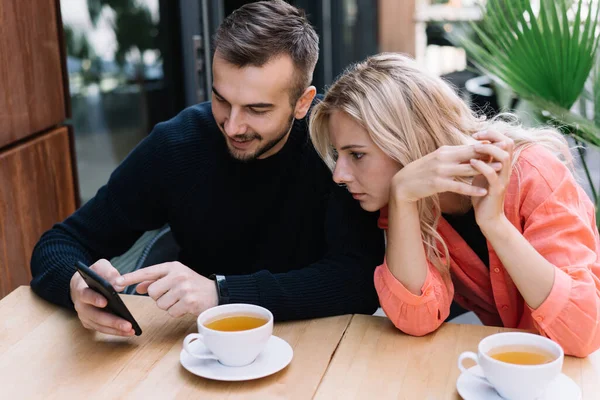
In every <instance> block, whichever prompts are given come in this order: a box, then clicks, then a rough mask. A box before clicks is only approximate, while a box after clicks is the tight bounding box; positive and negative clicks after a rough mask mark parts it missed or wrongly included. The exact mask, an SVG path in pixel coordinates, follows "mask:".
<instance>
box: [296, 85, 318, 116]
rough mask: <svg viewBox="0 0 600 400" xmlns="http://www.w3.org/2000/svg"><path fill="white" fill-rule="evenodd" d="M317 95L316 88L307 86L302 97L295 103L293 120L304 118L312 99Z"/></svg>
mask: <svg viewBox="0 0 600 400" xmlns="http://www.w3.org/2000/svg"><path fill="white" fill-rule="evenodd" d="M316 95H317V88H315V87H314V86H309V87H307V88H306V90H305V91H304V93H302V96H300V98H299V99H298V101H297V102H296V108H295V109H294V118H296V119H302V118H304V117H305V116H306V113H307V112H308V109H309V108H310V105H311V104H312V101H313V99H314V98H315V96H316Z"/></svg>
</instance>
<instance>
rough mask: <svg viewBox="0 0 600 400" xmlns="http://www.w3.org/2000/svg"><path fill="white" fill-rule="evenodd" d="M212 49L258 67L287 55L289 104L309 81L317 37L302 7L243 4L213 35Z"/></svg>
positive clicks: (276, 2) (316, 54)
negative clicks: (292, 77) (293, 75)
mask: <svg viewBox="0 0 600 400" xmlns="http://www.w3.org/2000/svg"><path fill="white" fill-rule="evenodd" d="M214 47H215V51H216V52H218V53H219V56H221V57H223V59H225V60H226V61H227V62H229V63H231V64H233V65H236V66H238V67H240V68H242V67H245V66H249V65H250V66H255V67H261V66H263V65H265V64H266V63H267V62H269V61H270V60H271V59H273V58H274V57H277V56H281V55H288V56H290V58H291V59H292V61H293V63H294V66H295V67H296V72H297V79H296V82H295V83H294V85H293V87H292V88H291V95H290V100H291V102H292V105H293V104H295V103H296V101H297V100H298V99H299V98H300V96H301V95H302V93H303V92H304V90H305V89H306V88H307V87H308V86H309V85H310V83H311V81H312V74H313V70H314V68H315V65H316V63H317V59H318V57H319V37H318V36H317V33H316V32H315V30H314V29H313V27H312V26H311V24H310V23H309V22H308V19H307V18H306V16H305V14H304V11H302V10H300V9H298V8H296V7H294V6H292V5H290V4H288V3H286V2H285V1H282V0H273V1H259V2H256V3H250V4H246V5H244V6H242V7H240V8H238V9H237V10H235V11H234V12H233V13H232V14H231V15H229V16H228V17H227V18H225V20H224V21H223V23H222V24H221V25H220V26H219V29H218V30H217V33H216V35H215V42H214Z"/></svg>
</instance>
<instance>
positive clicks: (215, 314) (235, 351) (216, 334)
mask: <svg viewBox="0 0 600 400" xmlns="http://www.w3.org/2000/svg"><path fill="white" fill-rule="evenodd" d="M234 316H251V317H258V318H263V319H265V320H266V321H267V322H266V323H265V324H264V325H261V326H259V327H257V328H254V329H248V330H239V331H233V332H230V331H221V330H214V329H209V328H207V327H206V324H210V323H211V322H214V321H217V320H220V319H223V318H228V317H234ZM197 323H198V332H199V333H192V334H189V335H187V336H186V337H185V339H184V340H183V348H184V349H185V351H186V352H187V353H189V354H190V355H191V356H193V357H195V358H199V359H204V360H206V359H213V360H218V361H219V362H220V363H221V364H223V365H227V366H230V367H241V366H244V365H248V364H251V363H252V362H253V361H254V360H255V359H256V357H258V355H259V354H260V353H261V351H263V349H264V348H265V345H266V344H267V342H268V341H269V339H270V338H271V335H272V334H273V314H271V312H270V311H269V310H267V309H266V308H263V307H260V306H255V305H252V304H226V305H222V306H217V307H213V308H209V309H208V310H206V311H204V312H203V313H202V314H200V315H199V316H198V320H197ZM194 340H200V341H202V343H204V345H205V346H206V348H207V349H208V350H209V351H210V352H211V353H208V354H207V353H202V354H199V353H197V352H196V353H195V352H194V351H193V350H192V348H191V346H190V344H191V343H192V342H193V341H194Z"/></svg>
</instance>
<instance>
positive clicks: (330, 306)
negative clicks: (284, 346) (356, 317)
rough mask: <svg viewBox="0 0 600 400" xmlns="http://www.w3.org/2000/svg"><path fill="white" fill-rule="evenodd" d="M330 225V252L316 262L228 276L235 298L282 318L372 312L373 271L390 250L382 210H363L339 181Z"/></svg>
mask: <svg viewBox="0 0 600 400" xmlns="http://www.w3.org/2000/svg"><path fill="white" fill-rule="evenodd" d="M325 231H326V238H327V250H326V253H325V256H324V257H323V258H322V259H320V260H319V261H317V262H315V263H313V264H311V265H307V266H306V267H304V268H300V269H296V270H291V271H289V272H285V273H275V274H273V273H271V272H269V271H267V270H262V271H259V272H257V273H254V274H249V275H229V276H227V277H226V280H227V284H228V287H229V294H230V301H231V302H247V303H253V304H260V305H262V306H263V307H266V308H268V309H269V310H271V311H272V312H273V315H274V316H275V318H276V319H277V320H279V321H283V320H291V319H305V318H317V317H325V316H331V315H342V314H354V313H360V314H372V313H373V312H374V311H375V310H376V309H377V306H378V303H377V294H376V292H375V288H374V286H373V271H374V269H375V266H377V265H378V264H380V263H381V261H382V259H383V253H384V241H383V235H382V232H381V230H379V228H378V227H377V214H376V213H367V212H365V211H363V210H362V209H361V208H360V206H359V205H358V203H357V202H356V201H354V199H352V197H350V195H349V193H348V192H347V191H346V190H345V189H343V188H339V187H337V186H333V189H332V194H331V196H330V200H329V204H328V210H327V216H326V221H325Z"/></svg>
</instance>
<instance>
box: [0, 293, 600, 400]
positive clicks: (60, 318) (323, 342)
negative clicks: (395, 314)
mask: <svg viewBox="0 0 600 400" xmlns="http://www.w3.org/2000/svg"><path fill="white" fill-rule="evenodd" d="M123 299H124V301H125V303H126V304H127V306H128V307H129V308H130V309H131V311H132V313H133V314H134V316H135V317H136V319H137V320H138V322H139V323H140V325H141V326H142V329H143V330H144V333H143V334H142V336H140V337H134V338H117V337H112V336H107V335H101V334H98V333H92V332H89V331H87V330H85V329H84V328H83V327H82V326H81V325H80V323H79V320H78V319H77V317H76V315H75V314H74V313H73V312H71V311H68V310H64V309H60V308H58V307H56V306H54V305H52V304H50V303H47V302H46V301H44V300H41V299H39V298H38V297H37V296H36V295H35V294H34V293H33V292H32V291H31V289H29V287H25V286H23V287H20V288H18V289H17V290H15V291H14V292H12V293H11V294H10V295H9V296H7V297H5V298H4V299H3V300H1V301H0V388H2V389H1V392H0V393H1V395H0V397H1V398H7V399H12V398H15V399H17V398H18V399H69V398H79V399H81V398H86V399H151V398H160V399H174V398H177V399H187V398H196V399H197V398H202V399H212V398H215V399H311V398H316V399H375V398H377V399H388V398H390V399H391V398H393V399H427V400H432V399H459V398H460V397H459V396H458V394H457V392H456V386H455V385H456V380H457V378H458V376H459V371H458V368H457V366H456V360H457V358H458V355H459V354H460V353H461V352H463V351H476V349H477V343H479V341H480V340H481V339H483V338H484V337H485V336H488V335H490V334H493V333H497V332H503V331H507V330H508V329H504V328H494V327H484V326H476V325H456V324H444V325H443V326H442V327H441V328H440V329H439V330H438V331H436V332H435V333H433V334H431V335H427V336H425V337H420V338H419V337H411V336H408V335H405V334H403V333H401V332H399V331H398V330H397V329H396V328H395V327H394V326H393V325H392V324H391V322H390V321H389V320H388V319H387V318H381V317H372V316H365V315H355V316H353V317H351V316H340V317H332V318H322V319H315V320H309V321H297V322H286V323H278V324H276V325H275V335H277V336H279V337H282V338H283V339H285V340H286V341H287V342H288V343H290V345H291V346H292V347H293V349H294V359H293V360H292V363H291V364H290V365H289V366H288V367H287V368H286V369H284V370H282V371H280V372H278V373H276V374H274V375H272V376H270V377H267V378H263V379H258V380H254V381H247V382H218V381H211V380H207V379H204V378H201V377H198V376H195V375H193V374H191V373H189V372H188V371H186V370H185V369H184V368H183V367H182V366H181V365H180V363H179V353H180V351H181V343H182V340H183V338H184V337H185V335H186V334H188V333H191V332H195V331H196V323H195V318H193V317H191V316H188V317H184V318H180V319H174V318H171V317H170V316H169V315H168V314H167V313H165V312H163V311H161V310H160V309H158V308H157V307H156V306H155V304H154V302H153V301H152V300H151V299H149V298H147V297H142V296H123ZM563 372H564V373H565V374H566V375H568V376H570V377H571V378H572V379H573V380H574V381H575V382H576V383H577V384H579V386H580V387H581V388H582V392H583V400H592V399H597V398H598V393H600V352H596V353H594V354H592V355H591V356H590V357H587V358H585V359H578V358H573V357H567V358H565V364H564V367H563Z"/></svg>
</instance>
